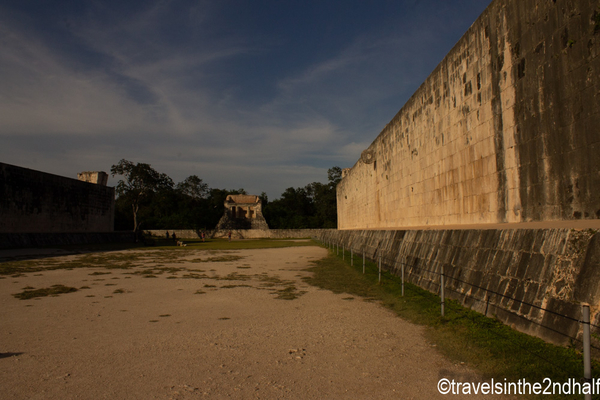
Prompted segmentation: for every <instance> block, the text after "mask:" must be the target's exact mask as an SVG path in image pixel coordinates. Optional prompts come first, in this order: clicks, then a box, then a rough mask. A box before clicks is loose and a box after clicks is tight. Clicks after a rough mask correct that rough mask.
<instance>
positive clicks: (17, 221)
mask: <svg viewBox="0 0 600 400" xmlns="http://www.w3.org/2000/svg"><path fill="white" fill-rule="evenodd" d="M114 202H115V191H114V188H111V187H106V186H102V185H97V184H93V183H87V182H82V181H78V180H77V179H70V178H65V177H62V176H57V175H53V174H48V173H45V172H40V171H34V170H31V169H27V168H21V167H17V166H14V165H8V164H3V163H0V233H43V232H111V231H113V229H114V207H115V206H114Z"/></svg>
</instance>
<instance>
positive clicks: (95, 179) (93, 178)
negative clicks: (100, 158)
mask: <svg viewBox="0 0 600 400" xmlns="http://www.w3.org/2000/svg"><path fill="white" fill-rule="evenodd" d="M77 179H78V180H80V181H83V182H88V183H95V184H97V185H102V186H106V184H107V183H108V174H107V173H106V172H102V171H85V172H80V173H78V174H77Z"/></svg>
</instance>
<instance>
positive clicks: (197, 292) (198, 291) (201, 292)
mask: <svg viewBox="0 0 600 400" xmlns="http://www.w3.org/2000/svg"><path fill="white" fill-rule="evenodd" d="M205 293H206V292H204V291H202V290H200V289H198V290H196V291H195V292H194V294H205Z"/></svg>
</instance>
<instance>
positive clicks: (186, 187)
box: [176, 175, 209, 200]
mask: <svg viewBox="0 0 600 400" xmlns="http://www.w3.org/2000/svg"><path fill="white" fill-rule="evenodd" d="M176 188H177V191H179V192H180V193H182V194H184V195H187V196H189V197H191V198H193V199H196V200H199V199H205V198H206V196H208V191H209V189H208V184H206V183H203V182H202V179H200V178H198V176H197V175H191V176H188V177H187V178H185V180H184V181H183V182H179V183H178V184H177V187H176Z"/></svg>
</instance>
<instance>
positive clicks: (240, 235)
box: [144, 229, 328, 239]
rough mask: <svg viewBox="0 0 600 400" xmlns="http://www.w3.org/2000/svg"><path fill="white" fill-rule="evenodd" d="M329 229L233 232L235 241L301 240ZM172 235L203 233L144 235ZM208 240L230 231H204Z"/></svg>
mask: <svg viewBox="0 0 600 400" xmlns="http://www.w3.org/2000/svg"><path fill="white" fill-rule="evenodd" d="M324 230H325V231H327V230H328V229H234V230H231V233H232V237H233V238H234V239H301V238H310V237H316V236H317V235H318V234H320V233H321V232H322V231H324ZM167 231H168V232H169V234H170V235H172V234H173V232H174V233H175V236H177V237H178V238H181V239H198V238H200V237H201V236H200V235H201V233H202V231H200V230H193V229H185V230H181V229H180V230H177V229H176V230H172V229H171V230H167V229H156V230H147V231H144V233H146V234H148V235H152V236H157V237H165V234H166V232H167ZM204 232H205V233H206V237H207V238H226V237H227V234H228V232H229V231H228V230H207V231H204Z"/></svg>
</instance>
